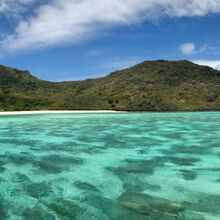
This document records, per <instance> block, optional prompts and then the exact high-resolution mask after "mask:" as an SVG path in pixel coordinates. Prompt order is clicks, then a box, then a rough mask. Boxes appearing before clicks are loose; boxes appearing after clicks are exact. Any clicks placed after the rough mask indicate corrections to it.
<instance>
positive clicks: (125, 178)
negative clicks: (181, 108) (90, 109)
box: [0, 112, 220, 220]
mask: <svg viewBox="0 0 220 220" xmlns="http://www.w3.org/2000/svg"><path fill="white" fill-rule="evenodd" d="M0 219H10V220H20V219H22V220H23V219H27V220H30V219H31V220H32V219H34V220H35V219H36V220H41V219H46V220H53V219H64V220H68V219H82V220H87V219H88V220H93V219H94V220H95V219H97V220H133V219H135V220H136V219H137V220H139V219H140V220H145V219H146V220H204V219H205V220H219V219H220V112H200V113H120V114H44V115H18V116H0Z"/></svg>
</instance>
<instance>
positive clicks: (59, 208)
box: [47, 199, 84, 220]
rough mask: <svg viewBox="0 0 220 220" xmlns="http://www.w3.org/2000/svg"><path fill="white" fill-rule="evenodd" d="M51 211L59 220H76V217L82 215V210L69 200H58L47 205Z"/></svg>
mask: <svg viewBox="0 0 220 220" xmlns="http://www.w3.org/2000/svg"><path fill="white" fill-rule="evenodd" d="M47 206H48V208H50V209H51V210H52V211H54V212H55V213H56V214H57V215H58V216H59V217H60V218H61V219H71V220H74V219H76V217H77V215H79V214H80V213H82V212H83V211H84V209H82V208H80V207H79V206H78V205H76V204H75V203H73V202H72V201H69V200H64V199H58V200H57V201H55V202H54V203H50V204H48V205H47Z"/></svg>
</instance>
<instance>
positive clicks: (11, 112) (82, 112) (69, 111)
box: [0, 110, 122, 115]
mask: <svg viewBox="0 0 220 220" xmlns="http://www.w3.org/2000/svg"><path fill="white" fill-rule="evenodd" d="M96 113H122V111H110V110H91V111H90V110H60V111H59V110H39V111H5V112H4V111H3V112H0V115H35V114H96Z"/></svg>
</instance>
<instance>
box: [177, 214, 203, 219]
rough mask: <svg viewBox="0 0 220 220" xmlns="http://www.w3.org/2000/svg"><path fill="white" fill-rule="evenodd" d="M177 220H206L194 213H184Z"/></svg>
mask: <svg viewBox="0 0 220 220" xmlns="http://www.w3.org/2000/svg"><path fill="white" fill-rule="evenodd" d="M179 220H206V219H205V218H204V217H203V216H202V215H200V214H197V213H194V212H185V213H183V214H182V215H181V217H180V219H179Z"/></svg>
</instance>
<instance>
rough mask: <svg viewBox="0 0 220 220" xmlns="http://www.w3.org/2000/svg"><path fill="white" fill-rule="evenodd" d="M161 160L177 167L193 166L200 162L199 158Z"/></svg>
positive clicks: (168, 158) (166, 158)
mask: <svg viewBox="0 0 220 220" xmlns="http://www.w3.org/2000/svg"><path fill="white" fill-rule="evenodd" d="M163 159H164V160H166V161H169V162H171V163H174V164H176V165H179V166H193V165H194V163H196V162H199V161H200V159H199V158H194V157H164V158H163Z"/></svg>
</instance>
